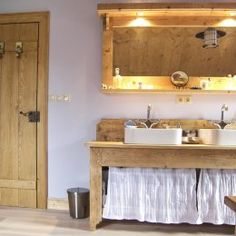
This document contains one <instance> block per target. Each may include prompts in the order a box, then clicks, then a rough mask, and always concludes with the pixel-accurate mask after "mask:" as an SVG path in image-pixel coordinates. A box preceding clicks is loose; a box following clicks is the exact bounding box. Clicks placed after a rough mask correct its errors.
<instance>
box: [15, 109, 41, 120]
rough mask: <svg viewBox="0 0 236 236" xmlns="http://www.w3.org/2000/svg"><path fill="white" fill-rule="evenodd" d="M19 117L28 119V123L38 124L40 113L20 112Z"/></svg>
mask: <svg viewBox="0 0 236 236" xmlns="http://www.w3.org/2000/svg"><path fill="white" fill-rule="evenodd" d="M20 115H23V116H26V117H28V121H29V122H39V121H40V112H39V111H28V112H23V111H20Z"/></svg>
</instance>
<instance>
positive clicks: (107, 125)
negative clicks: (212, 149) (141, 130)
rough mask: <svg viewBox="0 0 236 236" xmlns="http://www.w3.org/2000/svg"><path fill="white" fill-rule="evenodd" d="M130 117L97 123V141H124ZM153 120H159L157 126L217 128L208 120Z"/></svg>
mask: <svg viewBox="0 0 236 236" xmlns="http://www.w3.org/2000/svg"><path fill="white" fill-rule="evenodd" d="M127 120H129V119H103V120H101V121H100V122H99V123H98V124H97V131H96V140H97V141H124V123H125V121H127ZM132 120H135V121H139V122H143V121H144V119H132ZM152 121H153V122H157V123H158V124H157V126H155V127H156V128H161V127H165V126H166V125H168V126H170V127H176V126H177V125H180V126H181V127H182V128H183V129H201V128H215V127H216V126H215V125H214V123H213V122H210V121H207V120H177V119H173V120H167V119H166V120H164V119H162V120H160V121H159V120H157V119H152Z"/></svg>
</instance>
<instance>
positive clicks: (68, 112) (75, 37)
mask: <svg viewBox="0 0 236 236" xmlns="http://www.w3.org/2000/svg"><path fill="white" fill-rule="evenodd" d="M98 2H106V3H108V2H145V1H140V0H139V1H124V0H123V1H122V0H119V1H115V0H113V1H111V0H110V1H108V0H106V1H98V0H97V1H96V0H40V1H38V0H30V1H29V0H0V12H1V13H5V12H27V11H45V10H46V11H50V13H51V26H50V27H51V29H50V65H49V94H51V95H53V94H56V95H57V94H58V95H60V94H70V95H71V97H72V101H71V102H70V103H65V102H53V101H50V102H49V120H48V126H49V134H48V137H49V147H48V160H49V197H58V198H63V197H65V196H66V189H67V188H68V187H72V186H82V187H88V186H89V152H88V149H87V147H86V146H85V142H86V141H88V140H92V139H95V126H96V123H97V122H98V121H99V120H100V119H101V118H108V117H110V118H119V117H127V118H128V117H138V118H144V117H145V115H146V107H147V104H149V103H151V104H153V111H152V117H153V118H190V119H191V118H192V119H218V118H219V116H220V107H221V105H222V104H223V103H226V104H228V105H229V111H228V113H227V114H226V118H227V119H232V118H234V119H236V104H235V102H234V101H235V98H236V96H235V95H231V96H226V95H194V96H193V98H192V104H191V105H180V104H176V103H175V96H174V95H156V94H155V95H154V94H153V95H147V94H143V95H137V94H136V95H135V94H133V95H131V94H130V95H104V94H101V93H100V92H99V88H100V81H101V63H102V62H101V43H102V39H101V36H102V34H101V32H102V31H101V21H100V19H99V17H98V16H97V13H96V7H97V3H98ZM146 2H148V1H146ZM153 2H155V1H153ZM156 2H158V1H156ZM185 2H186V0H185ZM196 2H200V1H196ZM202 2H205V1H202ZM209 2H210V1H209ZM211 2H222V1H211ZM225 2H226V1H225Z"/></svg>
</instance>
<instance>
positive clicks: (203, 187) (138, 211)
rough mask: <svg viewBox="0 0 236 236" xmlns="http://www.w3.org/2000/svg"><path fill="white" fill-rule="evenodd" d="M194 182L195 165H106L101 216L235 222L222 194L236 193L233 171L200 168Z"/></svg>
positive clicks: (175, 221)
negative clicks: (105, 191) (160, 166)
mask: <svg viewBox="0 0 236 236" xmlns="http://www.w3.org/2000/svg"><path fill="white" fill-rule="evenodd" d="M196 182H197V179H196V171H195V169H154V168H109V175H108V189H107V197H106V202H105V206H104V209H103V217H104V218H107V219H118V220H121V219H136V220H139V221H147V222H161V223H184V222H187V223H190V224H200V223H204V222H209V223H213V224H232V225H234V224H235V214H234V212H233V211H231V210H230V209H229V208H228V207H226V206H225V205H224V196H225V195H236V185H235V183H236V172H235V171H231V170H202V171H201V174H200V178H199V184H198V190H197V191H196ZM196 193H197V194H196Z"/></svg>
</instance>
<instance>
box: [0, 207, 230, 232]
mask: <svg viewBox="0 0 236 236" xmlns="http://www.w3.org/2000/svg"><path fill="white" fill-rule="evenodd" d="M147 233H148V236H154V235H155V236H167V235H174V236H177V235H181V236H190V235H199V236H211V235H218V236H226V235H234V226H226V225H224V226H215V225H210V224H204V225H200V226H193V225H188V224H181V225H165V224H148V223H139V222H137V221H105V222H104V223H103V224H102V225H101V227H99V229H98V230H96V231H95V232H91V231H89V220H88V219H80V220H74V219H72V218H70V216H69V214H68V212H66V211H56V210H35V209H34V210H33V209H22V208H9V207H0V235H1V236H50V235H53V236H55V235H56V236H74V235H76V236H84V235H86V236H90V235H91V236H103V235H106V236H121V235H122V236H123V235H125V236H141V235H143V236H144V235H145V236H147Z"/></svg>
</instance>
